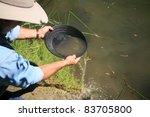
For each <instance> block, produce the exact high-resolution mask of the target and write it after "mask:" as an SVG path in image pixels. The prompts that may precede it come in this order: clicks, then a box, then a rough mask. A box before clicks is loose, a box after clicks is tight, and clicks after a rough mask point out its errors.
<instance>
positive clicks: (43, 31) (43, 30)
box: [37, 26, 53, 38]
mask: <svg viewBox="0 0 150 117" xmlns="http://www.w3.org/2000/svg"><path fill="white" fill-rule="evenodd" d="M49 30H53V27H52V26H45V27H43V28H40V29H38V32H37V34H38V38H44V37H45V34H46V33H47V32H48V31H49Z"/></svg>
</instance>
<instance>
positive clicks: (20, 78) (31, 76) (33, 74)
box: [0, 50, 43, 88]
mask: <svg viewBox="0 0 150 117" xmlns="http://www.w3.org/2000/svg"><path fill="white" fill-rule="evenodd" d="M10 51H11V52H9V53H10V54H8V55H7V56H5V58H4V59H3V61H1V62H0V77H1V78H2V79H3V81H5V82H6V83H10V84H13V85H15V86H19V87H22V88H26V87H28V86H29V85H31V84H35V83H37V82H39V81H41V80H42V78H43V72H42V71H41V69H40V68H39V67H37V66H32V65H31V64H30V63H29V61H28V60H26V59H24V58H23V57H22V56H21V55H19V54H17V53H16V52H15V51H12V50H10Z"/></svg>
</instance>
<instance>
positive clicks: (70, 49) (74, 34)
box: [44, 25, 87, 58]
mask: <svg viewBox="0 0 150 117" xmlns="http://www.w3.org/2000/svg"><path fill="white" fill-rule="evenodd" d="M53 28H54V30H53V31H49V32H47V33H46V35H45V38H44V41H45V45H46V47H47V49H48V50H49V51H50V52H51V53H52V54H54V55H55V56H57V57H60V58H65V57H67V56H69V55H73V54H75V55H76V56H77V57H80V56H82V55H83V54H84V53H85V52H86V50H87V41H86V38H85V37H84V35H83V34H82V33H81V32H80V31H79V30H78V29H76V28H75V27H73V26H69V25H57V26H54V27H53Z"/></svg>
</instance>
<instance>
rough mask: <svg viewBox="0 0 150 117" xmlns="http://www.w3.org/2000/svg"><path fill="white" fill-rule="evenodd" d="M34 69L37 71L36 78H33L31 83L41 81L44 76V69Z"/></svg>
mask: <svg viewBox="0 0 150 117" xmlns="http://www.w3.org/2000/svg"><path fill="white" fill-rule="evenodd" d="M32 67H34V66H32ZM33 70H34V72H35V79H34V80H33V82H31V84H35V83H37V82H39V81H41V80H42V78H43V76H44V74H43V72H42V70H41V69H40V68H39V67H34V68H33Z"/></svg>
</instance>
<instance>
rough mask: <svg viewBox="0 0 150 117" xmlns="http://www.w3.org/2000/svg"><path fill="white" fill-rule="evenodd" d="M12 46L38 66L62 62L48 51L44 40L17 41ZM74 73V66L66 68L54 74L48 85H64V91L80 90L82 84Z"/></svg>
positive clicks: (48, 80)
mask: <svg viewBox="0 0 150 117" xmlns="http://www.w3.org/2000/svg"><path fill="white" fill-rule="evenodd" d="M12 46H13V47H14V48H15V50H16V51H17V52H18V53H19V54H21V55H22V56H23V57H24V58H25V59H28V60H30V61H32V62H33V63H35V64H37V65H38V66H39V65H43V64H47V63H52V62H55V61H59V60H60V58H57V57H55V56H54V55H53V54H51V53H50V52H49V51H48V50H47V48H46V47H45V44H44V41H43V40H42V39H39V40H37V39H28V40H16V41H14V42H13V43H12ZM73 72H74V67H73V66H68V67H64V68H62V69H61V70H60V71H58V72H57V73H56V74H54V75H53V76H52V78H49V79H47V83H50V84H53V81H54V82H55V83H56V84H57V85H58V84H60V85H63V89H65V90H68V91H70V90H72V89H73V90H80V89H81V88H80V87H81V84H80V83H79V81H78V80H77V78H75V76H74V74H73ZM52 79H53V80H52ZM50 80H52V81H50Z"/></svg>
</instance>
